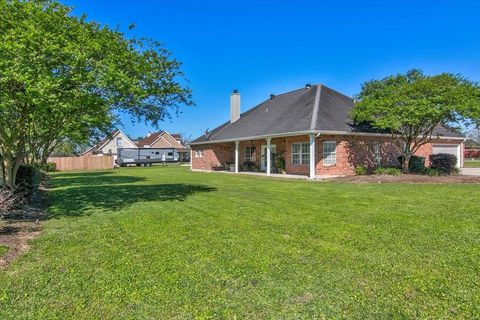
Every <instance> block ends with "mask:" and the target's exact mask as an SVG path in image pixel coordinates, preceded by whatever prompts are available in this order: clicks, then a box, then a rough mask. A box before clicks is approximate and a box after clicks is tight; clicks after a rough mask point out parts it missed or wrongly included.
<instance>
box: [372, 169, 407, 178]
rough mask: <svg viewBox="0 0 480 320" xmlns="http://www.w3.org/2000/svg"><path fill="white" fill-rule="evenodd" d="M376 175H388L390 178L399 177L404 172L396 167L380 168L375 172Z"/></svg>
mask: <svg viewBox="0 0 480 320" xmlns="http://www.w3.org/2000/svg"><path fill="white" fill-rule="evenodd" d="M373 173H374V174H386V175H389V176H398V175H400V174H401V173H402V170H400V169H399V168H395V167H378V168H375V170H373Z"/></svg>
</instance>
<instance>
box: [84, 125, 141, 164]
mask: <svg viewBox="0 0 480 320" xmlns="http://www.w3.org/2000/svg"><path fill="white" fill-rule="evenodd" d="M118 148H137V145H136V144H135V143H134V142H133V141H132V140H130V138H129V137H128V136H127V135H126V134H125V133H123V132H122V131H121V130H115V131H113V132H112V134H111V135H109V136H108V137H106V138H105V139H103V140H101V141H100V142H98V143H97V144H96V145H94V146H93V147H91V148H90V149H88V150H86V151H85V152H84V153H83V154H82V156H103V155H113V158H114V160H117V149H118Z"/></svg>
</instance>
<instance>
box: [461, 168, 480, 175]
mask: <svg viewBox="0 0 480 320" xmlns="http://www.w3.org/2000/svg"><path fill="white" fill-rule="evenodd" d="M460 172H461V173H462V174H463V175H465V176H480V168H461V169H460Z"/></svg>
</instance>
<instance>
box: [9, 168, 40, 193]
mask: <svg viewBox="0 0 480 320" xmlns="http://www.w3.org/2000/svg"><path fill="white" fill-rule="evenodd" d="M42 177H43V175H42V173H41V172H40V170H39V169H38V168H37V167H35V166H33V165H27V164H22V165H20V167H19V168H18V172H17V181H16V186H17V191H18V192H19V193H22V194H24V195H25V196H26V197H27V198H30V197H32V196H33V195H34V194H35V192H36V191H37V190H38V187H39V186H40V182H41V181H42Z"/></svg>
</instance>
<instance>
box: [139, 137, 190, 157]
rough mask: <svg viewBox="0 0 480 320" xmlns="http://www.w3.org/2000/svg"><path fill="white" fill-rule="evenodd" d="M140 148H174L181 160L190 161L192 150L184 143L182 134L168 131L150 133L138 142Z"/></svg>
mask: <svg viewBox="0 0 480 320" xmlns="http://www.w3.org/2000/svg"><path fill="white" fill-rule="evenodd" d="M137 146H138V147H139V148H174V149H175V150H177V152H178V154H179V158H180V161H188V160H189V153H190V150H189V149H188V148H186V147H185V146H184V145H183V144H182V138H181V136H180V134H178V133H174V134H170V133H168V132H167V131H159V132H154V133H149V134H148V136H147V137H145V138H143V139H142V140H140V141H139V142H138V143H137Z"/></svg>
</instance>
